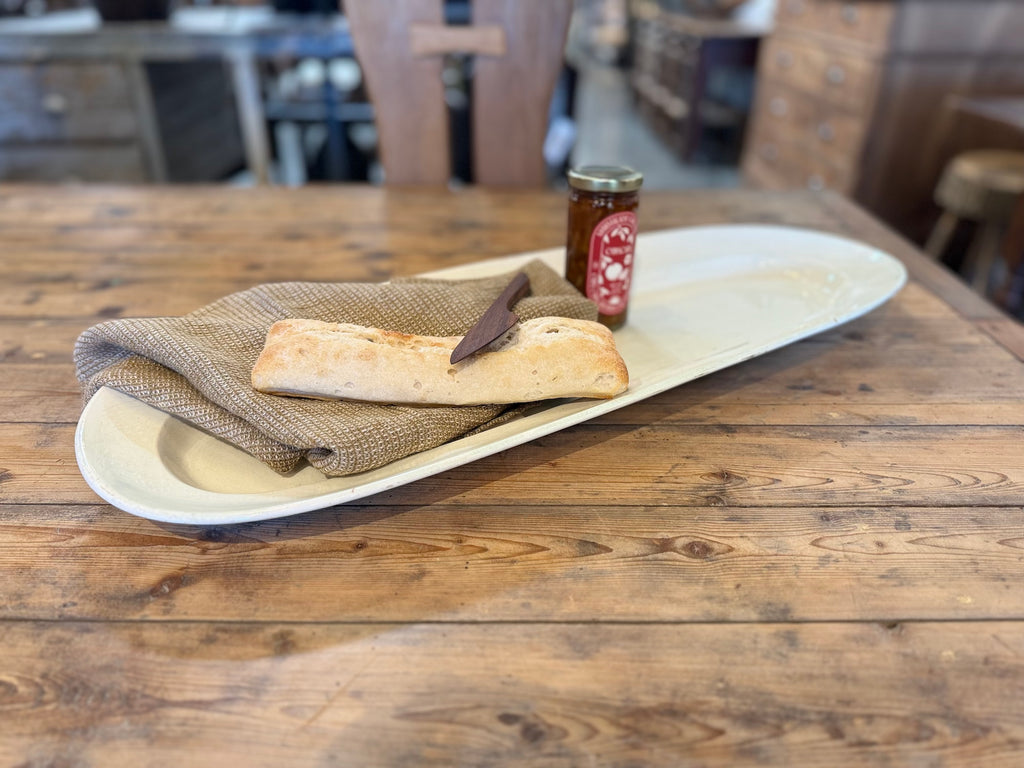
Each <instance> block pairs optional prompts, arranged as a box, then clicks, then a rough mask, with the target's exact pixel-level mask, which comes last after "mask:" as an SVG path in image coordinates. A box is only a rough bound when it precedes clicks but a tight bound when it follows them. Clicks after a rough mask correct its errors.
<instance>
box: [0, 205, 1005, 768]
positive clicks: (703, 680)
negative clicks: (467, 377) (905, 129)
mask: <svg viewBox="0 0 1024 768" xmlns="http://www.w3.org/2000/svg"><path fill="white" fill-rule="evenodd" d="M564 219H565V213H564V202H563V198H562V196H561V195H559V194H557V193H552V194H551V195H536V194H522V193H493V192H485V191H478V190H471V191H461V192H451V193H448V192H413V191H383V190H380V189H360V188H345V187H338V188H324V189H311V188H303V189H300V190H281V189H270V188H262V189H254V190H226V189H214V188H177V189H168V188H150V189H131V188H92V187H81V188H65V189H57V188H32V187H14V186H8V187H0V243H2V258H0V278H2V279H0V297H2V305H0V306H2V317H0V328H2V341H0V345H2V346H0V372H2V374H0V418H2V420H3V422H4V423H3V426H2V429H0V467H2V469H0V611H2V614H0V649H2V650H0V764H3V765H26V766H28V765H31V766H43V765H46V766H71V765H75V766H79V765H88V766H118V765H127V766H138V765H161V766H162V765H189V766H196V765H217V766H220V765H224V764H230V763H229V762H228V761H234V763H235V764H240V765H273V766H281V765H287V766H321V765H351V766H383V765H400V766H452V765H466V766H492V765H503V766H504V765H543V766H589V765H601V766H647V765H664V766H730V767H731V766H742V765H775V766H903V765H914V766H961V765H977V766H986V768H992V767H995V766H1015V767H1016V766H1020V765H1021V764H1022V762H1024V747H1022V745H1024V511H1022V506H1021V505H1022V501H1024V439H1022V427H1021V425H1022V423H1024V365H1022V364H1021V356H1022V355H1024V335H1022V332H1021V329H1020V327H1019V326H1018V325H1016V324H1015V323H1014V322H1013V321H1012V320H1010V319H1009V318H1007V317H1006V316H1004V315H1003V314H1002V313H1000V312H999V311H998V310H996V309H995V308H993V307H992V306H991V305H990V304H987V303H985V302H984V301H983V300H981V299H980V298H978V297H977V296H975V295H974V294H972V293H971V292H970V291H969V290H968V289H967V288H966V287H964V286H963V285H961V284H960V283H959V282H958V281H957V280H956V279H955V278H954V277H952V276H951V275H949V274H948V273H947V272H946V271H944V270H943V269H942V268H941V267H939V266H937V265H935V264H933V263H931V262H930V261H928V260H927V259H925V258H924V257H923V256H922V255H921V254H919V253H918V252H917V251H916V250H914V249H913V248H912V247H911V246H909V245H908V244H906V243H905V242H904V241H902V240H900V239H899V238H897V237H896V236H895V235H893V234H891V233H890V232H889V231H888V230H886V229H884V228H883V227H881V226H880V225H879V224H877V223H876V222H875V221H874V220H872V219H871V218H869V217H868V216H867V215H865V214H864V213H862V212H860V211H859V210H858V209H856V208H855V207H854V206H853V205H851V204H849V203H847V202H845V201H844V200H842V199H840V198H838V197H836V196H831V195H823V196H818V195H813V194H811V193H803V192H795V193H782V194H778V193H775V194H762V193H756V192H745V191H706V192H705V191H702V192H657V193H656V192H651V193H648V194H645V195H644V199H643V203H642V214H641V227H642V228H643V229H645V230H647V231H651V230H654V229H658V228H664V227H670V226H679V225H694V224H707V223H721V222H772V223H783V224H792V225H802V226H807V227H812V228H817V229H822V230H827V231H831V232H838V233H842V234H845V235H850V236H854V237H857V238H860V239H863V240H865V241H867V242H869V243H873V244H875V245H877V246H880V247H882V248H884V249H886V250H888V251H890V252H891V253H893V254H894V255H896V256H898V257H899V258H901V259H903V260H904V261H905V263H906V264H907V266H908V268H909V270H910V273H911V275H912V281H911V282H910V284H909V285H908V286H907V287H906V288H905V289H904V290H903V291H902V292H901V293H900V294H899V295H898V296H897V297H896V298H894V299H893V300H892V301H891V302H889V303H888V304H886V305H885V306H883V307H882V308H880V309H878V310H876V311H874V312H872V313H870V314H869V315H867V316H865V317H863V318H861V319H859V320H857V321H854V322H852V323H849V324H847V325H845V326H843V327H840V328H837V329H835V330H833V331H829V332H827V333H824V334H821V335H819V336H816V337H814V338H811V339H808V340H806V341H803V342H800V343H797V344H795V345H792V346H790V347H787V348H785V349H783V350H780V351H778V352H775V353H772V354H770V355H767V356H764V357H761V358H758V359H755V360H751V361H749V362H747V363H744V364H741V365H738V366H735V367H733V368H731V369H727V370H724V371H721V372H719V373H717V374H714V375H712V376H709V377H707V378H705V379H702V380H699V381H696V382H693V383H691V384H687V385H685V386H681V387H678V388H676V389H674V390H671V391H668V392H666V393H664V394H662V395H659V396H657V397H654V398H651V399H649V400H647V401H644V402H642V403H640V404H637V405H634V406H631V407H629V408H626V409H622V410H619V411H616V412H614V413H612V414H609V415H606V416H604V417H601V418H599V419H597V420H595V421H592V422H589V423H586V424H584V425H581V426H578V427H574V428H571V429H568V430H565V431H563V432H560V433H557V434H554V435H551V436H549V437H546V438H543V439H541V440H537V441H536V442H533V443H530V444H527V445H524V446H521V447H519V448H516V449H513V450H510V451H507V452H505V453H503V454H500V455H496V456H493V457H491V458H488V459H485V460H482V461H479V462H477V463H474V464H471V465H468V466H465V467H462V468H460V469H456V470H452V471H449V472H447V473H445V474H443V475H440V476H436V477H433V478H430V479H428V480H424V481H421V482H418V483H415V484H412V485H408V486H405V487H402V488H399V489H396V490H394V491H392V492H388V493H384V494H381V495H379V496H375V497H372V498H369V499H367V500H365V501H362V502H359V503H356V504H352V505H350V506H344V507H335V508H331V509H326V510H323V511H320V512H315V513H310V514H305V515H301V516H297V517H294V518H285V519H280V520H275V521H271V522H267V523H261V524H249V525H239V526H230V527H214V528H202V527H187V526H175V525H161V524H156V523H153V522H149V521H147V520H143V519H139V518H135V517H132V516H130V515H128V514H125V513H123V512H121V511H119V510H117V509H115V508H112V507H110V506H108V505H105V504H103V503H101V502H100V500H99V499H98V498H97V497H96V496H95V495H94V494H93V493H92V492H91V491H90V489H89V488H88V487H87V486H86V484H85V483H84V481H83V480H82V478H81V476H80V475H79V473H78V469H77V467H76V464H75V458H74V452H73V447H72V436H73V433H74V429H75V422H76V419H77V417H78V414H79V409H80V405H81V404H80V399H79V393H78V387H77V385H76V382H75V380H74V375H73V371H72V366H71V363H70V350H71V347H72V344H73V342H74V340H75V338H76V336H77V335H78V333H79V332H80V331H82V330H83V329H85V328H86V327H87V326H89V325H91V324H93V323H95V322H97V321H99V320H102V319H104V318H109V317H114V316H133V315H152V314H177V313H184V312H187V311H189V310H191V309H194V308H196V307H198V306H200V305H202V304H205V303H207V302H209V301H211V300H212V299H215V298H217V297H219V296H221V295H223V294H225V293H227V292H229V291H234V290H237V289H242V288H245V287H248V286H250V285H252V284H255V283H258V282H263V281H273V280H288V279H317V280H381V279H383V278H387V277H388V276H390V275H397V274H412V273H417V272H420V271H423V270H426V269H429V268H437V267H443V266H450V265H455V264H459V263H463V262H468V261H471V260H475V259H478V258H482V257H489V256H496V255H502V254H507V253H515V252H520V251H525V250H530V249H536V248H543V247H551V246H557V245H558V244H559V243H560V242H562V238H563V228H564Z"/></svg>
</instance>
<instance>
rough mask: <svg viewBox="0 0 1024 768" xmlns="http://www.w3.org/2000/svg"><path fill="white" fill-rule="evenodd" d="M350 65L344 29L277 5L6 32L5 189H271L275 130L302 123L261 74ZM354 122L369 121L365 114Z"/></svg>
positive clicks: (0, 29) (55, 20)
mask: <svg viewBox="0 0 1024 768" xmlns="http://www.w3.org/2000/svg"><path fill="white" fill-rule="evenodd" d="M351 56H352V44H351V38H350V37H349V35H348V28H347V24H346V23H345V22H344V19H343V18H341V17H340V16H331V17H322V16H303V15H298V14H278V13H275V12H274V10H273V9H272V8H270V7H269V6H262V7H244V8H243V7H238V8H212V7H211V8H181V9H179V10H178V11H177V12H176V13H175V14H174V15H173V16H172V17H171V20H170V21H169V22H158V23H152V22H145V23H141V22H140V23H124V22H118V23H104V22H103V20H102V19H101V18H100V16H99V15H98V14H97V13H96V12H95V11H94V10H93V9H92V8H82V9H77V10H70V11H65V12H60V13H53V14H48V15H46V16H41V17H38V18H8V19H3V20H2V21H0V178H4V179H8V180H32V181H67V180H80V181H156V182H161V181H212V180H222V179H225V178H226V177H229V176H230V175H231V174H233V173H235V172H237V171H238V170H240V169H248V172H249V173H250V174H251V175H252V177H253V178H254V179H255V180H256V181H259V182H266V181H268V180H269V178H270V166H271V161H272V158H273V147H272V146H271V141H270V137H269V134H268V120H271V119H274V120H284V119H289V118H293V117H295V116H294V115H292V114H290V113H289V111H288V109H286V107H287V106H288V105H286V104H285V103H284V101H283V100H281V99H277V100H276V101H275V100H273V99H268V98H267V95H266V94H265V93H264V78H263V77H262V71H261V70H262V68H263V67H264V66H265V65H266V63H267V62H275V61H285V60H300V59H304V58H307V57H308V58H310V59H313V58H318V59H320V60H329V59H338V58H340V57H348V58H351ZM307 111H308V110H307ZM356 113H357V114H356V117H358V118H359V119H362V120H368V121H371V122H372V119H373V117H372V112H369V111H368V109H367V108H366V107H365V106H364V107H363V108H362V109H357V110H356ZM317 116H318V117H320V118H323V119H326V120H330V119H336V118H338V117H339V109H337V108H335V109H333V110H332V109H330V107H327V108H324V107H323V106H322V105H321V109H320V111H319V112H318V115H317ZM342 116H344V115H342Z"/></svg>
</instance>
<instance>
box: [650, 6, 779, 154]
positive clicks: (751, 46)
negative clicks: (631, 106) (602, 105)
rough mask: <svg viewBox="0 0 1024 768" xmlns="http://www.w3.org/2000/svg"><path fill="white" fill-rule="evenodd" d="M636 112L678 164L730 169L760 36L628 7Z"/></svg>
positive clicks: (741, 129)
mask: <svg viewBox="0 0 1024 768" xmlns="http://www.w3.org/2000/svg"><path fill="white" fill-rule="evenodd" d="M632 11H633V14H634V28H635V33H634V60H633V67H632V72H631V76H630V81H631V84H632V88H633V94H634V97H635V99H636V104H637V109H638V111H639V112H640V114H641V116H642V117H643V118H644V120H645V121H646V122H647V123H648V125H650V126H651V128H652V129H653V130H654V132H655V133H656V134H657V135H658V137H659V138H660V139H661V140H662V142H663V143H664V144H665V145H666V146H668V147H669V148H670V149H671V150H673V151H674V152H675V153H676V154H677V155H678V156H679V158H680V159H682V160H684V161H687V162H691V161H704V162H708V161H709V162H726V163H732V164H734V163H735V162H736V161H737V159H738V156H739V151H740V147H741V145H742V142H743V136H744V132H745V128H746V121H747V117H748V115H749V112H750V101H751V93H752V91H753V81H754V67H755V63H756V60H757V48H758V44H759V43H760V40H761V35H762V34H763V30H760V29H753V28H750V27H744V26H741V25H737V24H734V23H732V22H728V21H719V20H707V19H699V18H693V17H690V16H683V15H681V14H679V13H673V12H670V11H664V10H661V9H660V8H658V7H657V6H656V5H654V4H653V3H650V2H637V3H634V4H633V7H632Z"/></svg>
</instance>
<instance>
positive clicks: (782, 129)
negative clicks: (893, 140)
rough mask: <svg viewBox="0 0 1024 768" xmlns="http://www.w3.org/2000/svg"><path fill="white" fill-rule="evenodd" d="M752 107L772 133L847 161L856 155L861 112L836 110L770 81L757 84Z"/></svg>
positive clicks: (861, 129) (859, 144)
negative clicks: (755, 100) (755, 96)
mask: <svg viewBox="0 0 1024 768" xmlns="http://www.w3.org/2000/svg"><path fill="white" fill-rule="evenodd" d="M756 110H757V113H758V115H759V116H760V119H762V120H763V122H764V123H766V124H767V125H768V126H771V128H770V130H771V131H772V133H773V134H775V135H781V136H785V137H788V138H790V140H792V141H796V142H799V143H801V144H803V145H805V146H807V147H808V148H810V149H811V151H814V152H817V153H820V154H826V155H830V156H834V157H839V158H849V159H850V160H855V159H856V158H859V157H860V154H861V148H862V146H863V142H864V135H865V132H866V130H867V117H866V116H865V115H855V114H852V113H849V112H846V111H841V110H838V109H836V108H834V107H833V106H832V105H831V104H830V103H829V102H827V101H822V100H820V99H817V98H815V97H813V96H808V95H807V94H805V93H802V92H800V91H796V90H793V89H791V88H786V87H785V86H783V85H781V84H779V83H776V82H774V81H772V80H762V81H761V82H760V83H758V85H757V107H756Z"/></svg>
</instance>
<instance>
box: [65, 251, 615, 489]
mask: <svg viewBox="0 0 1024 768" xmlns="http://www.w3.org/2000/svg"><path fill="white" fill-rule="evenodd" d="M526 271H527V273H528V274H529V276H530V284H531V289H532V290H531V294H530V295H529V296H527V297H526V298H524V299H522V300H521V301H520V302H519V303H518V304H516V307H515V310H516V313H517V314H518V315H519V316H520V317H521V318H522V319H524V320H526V319H529V318H534V317H544V316H547V315H560V316H563V317H575V318H580V319H584V320H595V319H596V318H597V310H596V308H595V306H594V304H593V303H592V302H590V301H588V300H587V299H586V298H584V297H583V296H581V295H580V294H579V292H578V291H576V289H575V288H573V287H572V286H571V285H570V284H569V283H567V282H566V281H565V280H563V279H562V278H561V277H559V276H558V275H557V274H556V273H555V272H554V271H553V270H551V269H550V268H549V267H547V266H546V265H545V264H543V263H542V262H539V261H536V262H532V263H530V264H529V265H528V266H527V267H526ZM513 274H514V273H509V274H506V275H501V276H498V277H493V278H484V279H480V280H462V281H450V280H444V281H441V280H425V279H406V280H396V281H393V282H390V283H376V284H375V283H273V284H267V285H261V286H257V287H255V288H251V289H249V290H247V291H242V292H241V293H235V294H232V295H230V296H226V297H224V298H223V299H220V300H218V301H215V302H213V303H212V304H210V305H208V306H206V307H203V308H202V309H198V310H196V311H195V312H192V313H190V314H188V315H185V316H184V317H155V318H137V319H121V320H110V321H107V322H104V323H100V324H99V325H96V326H93V327H92V328H90V329H88V330H87V331H85V332H84V333H83V334H82V335H81V336H79V338H78V341H77V343H76V344H75V353H74V358H75V367H76V370H77V373H78V379H79V381H80V382H81V383H82V387H83V391H84V395H85V398H86V400H88V398H90V397H92V395H93V394H95V392H96V391H97V390H98V389H99V388H100V387H103V386H108V387H112V388H113V389H117V390H119V391H121V392H123V393H125V394H127V395H130V396H132V397H135V398H137V399H139V400H141V401H143V402H145V403H148V404H149V405H151V406H153V407H155V408H158V409H160V410H161V411H165V412H167V413H170V414H173V415H175V416H179V417H181V418H183V419H185V420H186V421H188V422H190V423H192V424H194V425H195V426H197V427H199V428H201V429H203V430H205V431H207V432H210V433H211V434H214V435H216V436H218V437H220V438H221V439H223V440H226V441H228V442H230V443H232V444H234V445H236V446H238V447H239V448H241V449H243V450H245V451H247V452H248V453H250V454H252V455H253V456H255V457H256V458H258V459H260V460H261V461H263V462H265V463H266V464H267V465H269V466H270V467H272V468H274V469H275V470H277V471H278V472H282V473H284V472H290V471H292V470H294V469H295V468H296V467H297V466H298V465H299V464H300V463H301V462H302V461H303V459H306V460H308V461H309V463H311V464H312V465H313V466H315V467H317V468H318V469H320V470H321V471H323V472H324V473H325V474H327V475H347V474H352V473H355V472H364V471H366V470H369V469H373V468H375V467H379V466H382V465H384V464H387V463H389V462H392V461H395V460H396V459H400V458H402V457H403V456H407V455H409V454H411V453H415V452H418V451H422V450H426V449H427V448H432V447H434V446H437V445H440V444H442V443H444V442H447V441H448V440H452V439H454V438H456V437H459V436H460V435H463V434H466V433H467V432H470V431H472V430H475V429H477V428H482V427H487V426H489V425H491V424H492V423H493V422H495V421H500V420H501V418H502V412H503V411H505V410H506V409H505V406H498V405H484V406H469V407H467V406H461V407H409V406H392V405H377V404H371V403H356V402H328V401H319V400H307V399H302V398H290V397H277V396H274V395H266V394H263V393H260V392H257V391H256V390H254V389H253V388H252V386H251V383H250V378H249V377H250V372H251V370H252V366H253V364H254V363H255V361H256V358H257V357H258V356H259V353H260V350H261V349H262V347H263V341H264V338H265V336H266V333H267V329H268V328H269V327H270V326H271V324H273V323H274V322H276V321H277V320H283V319H285V318H289V317H298V318H309V319H314V320H324V321H327V322H334V323H356V324H359V325H367V326H373V327H377V328H386V329H388V330H395V331H401V332H403V333H416V334H422V335H433V336H451V335H461V334H463V333H465V332H466V331H467V330H468V329H469V328H470V326H472V325H473V323H475V322H476V321H477V319H478V318H479V317H480V315H482V314H483V312H484V310H486V309H487V307H488V306H490V304H491V302H493V301H494V299H496V298H497V297H498V294H499V293H501V290H502V289H503V288H504V287H505V286H506V285H507V284H508V282H509V280H511V279H512V275H513ZM506 417H507V414H506Z"/></svg>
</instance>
